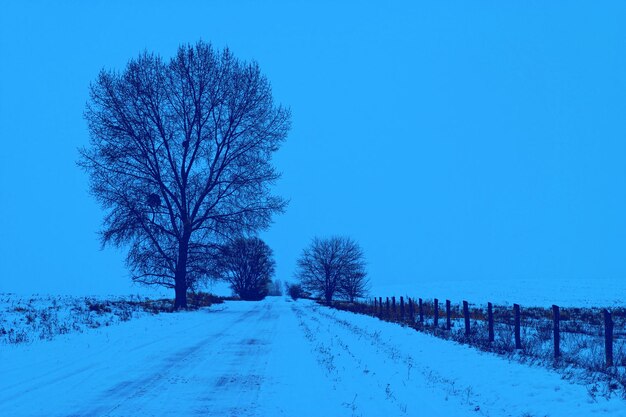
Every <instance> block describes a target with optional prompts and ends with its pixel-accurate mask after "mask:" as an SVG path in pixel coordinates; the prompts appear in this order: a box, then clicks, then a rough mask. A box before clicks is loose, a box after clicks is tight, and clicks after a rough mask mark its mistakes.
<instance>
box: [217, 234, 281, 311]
mask: <svg viewBox="0 0 626 417" xmlns="http://www.w3.org/2000/svg"><path fill="white" fill-rule="evenodd" d="M273 256H274V255H273V252H272V249H271V248H270V247H269V246H267V244H266V243H265V242H263V241H262V240H261V239H259V238H257V237H252V238H237V239H235V240H233V241H232V242H231V243H229V244H227V245H225V246H223V247H222V250H221V251H220V257H219V262H218V263H219V270H220V271H221V276H222V278H223V279H225V280H226V281H228V282H229V283H230V286H231V288H232V289H233V291H234V292H235V293H236V294H237V295H239V297H240V298H241V299H242V300H261V299H263V298H265V296H267V294H268V292H269V290H270V284H271V281H272V277H273V275H274V271H275V269H276V262H274V257H273Z"/></svg>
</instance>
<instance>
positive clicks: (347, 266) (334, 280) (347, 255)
mask: <svg viewBox="0 0 626 417" xmlns="http://www.w3.org/2000/svg"><path fill="white" fill-rule="evenodd" d="M296 276H297V278H298V279H299V280H300V283H301V284H302V287H303V288H304V289H305V290H307V291H310V292H312V293H314V294H318V295H319V296H321V297H323V298H324V299H325V300H326V302H331V301H332V299H333V297H334V296H335V294H339V293H342V292H344V291H346V288H348V287H350V285H348V284H346V283H347V282H354V281H360V282H362V283H363V282H365V281H364V280H365V276H366V272H365V258H364V255H363V251H362V250H361V248H360V247H359V245H358V244H357V243H356V242H355V241H353V240H352V239H350V238H348V237H343V236H338V237H331V238H328V239H319V238H314V239H313V241H312V242H311V244H310V246H309V247H308V248H306V249H304V250H303V251H302V255H301V256H300V258H299V259H298V269H297V272H296ZM357 287H359V286H358V285H357ZM364 289H365V288H364V287H363V288H362V290H364ZM350 293H351V294H352V297H353V298H354V297H357V296H359V295H358V291H354V290H350ZM344 294H347V293H345V292H344Z"/></svg>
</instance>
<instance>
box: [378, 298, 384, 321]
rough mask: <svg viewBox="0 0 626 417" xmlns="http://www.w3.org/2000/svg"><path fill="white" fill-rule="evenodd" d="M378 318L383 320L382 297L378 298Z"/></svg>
mask: <svg viewBox="0 0 626 417" xmlns="http://www.w3.org/2000/svg"><path fill="white" fill-rule="evenodd" d="M378 316H379V317H380V318H383V297H378Z"/></svg>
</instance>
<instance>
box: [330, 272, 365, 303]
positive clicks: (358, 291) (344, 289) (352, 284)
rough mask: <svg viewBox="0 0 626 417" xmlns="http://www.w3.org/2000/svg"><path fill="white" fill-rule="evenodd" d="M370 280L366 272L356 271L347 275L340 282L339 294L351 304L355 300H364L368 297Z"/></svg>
mask: <svg viewBox="0 0 626 417" xmlns="http://www.w3.org/2000/svg"><path fill="white" fill-rule="evenodd" d="M368 289H369V280H368V279H367V275H366V274H365V271H364V270H358V269H357V270H354V271H353V272H352V273H348V274H346V275H345V276H344V277H343V278H342V279H341V280H340V282H339V288H338V290H337V292H338V293H339V294H340V295H341V296H343V297H345V298H346V299H347V300H348V301H350V302H351V303H353V302H354V299H355V298H362V297H365V296H366V295H367V292H368Z"/></svg>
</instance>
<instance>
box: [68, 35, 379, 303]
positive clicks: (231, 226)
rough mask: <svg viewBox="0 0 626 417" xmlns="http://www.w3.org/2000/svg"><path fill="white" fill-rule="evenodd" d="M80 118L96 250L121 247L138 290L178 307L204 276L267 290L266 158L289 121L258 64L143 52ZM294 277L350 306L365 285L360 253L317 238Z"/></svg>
mask: <svg viewBox="0 0 626 417" xmlns="http://www.w3.org/2000/svg"><path fill="white" fill-rule="evenodd" d="M84 117H85V119H86V121H87V126H88V130H89V134H90V141H89V145H88V146H87V147H84V148H82V149H80V150H79V152H80V159H79V161H78V165H79V166H80V167H82V168H83V169H84V170H85V172H86V173H87V174H88V176H89V180H90V191H91V193H92V194H93V196H94V197H95V198H96V200H97V201H98V202H99V203H100V205H101V207H102V209H103V210H104V212H105V215H104V220H103V223H102V229H101V231H100V237H101V242H102V245H103V246H106V245H113V246H116V247H125V248H128V252H127V256H126V264H127V266H128V268H129V271H130V273H131V277H132V279H133V280H134V281H135V282H138V283H141V284H145V285H156V286H162V287H166V288H170V289H172V290H173V291H174V295H175V298H174V300H175V301H174V306H175V308H177V309H178V308H186V307H187V293H188V291H190V290H192V291H193V290H196V289H198V288H199V287H201V286H203V285H204V284H206V282H207V280H209V279H224V280H227V281H228V282H229V283H230V284H231V287H232V288H233V290H234V291H235V292H236V293H237V294H239V296H240V297H241V298H243V299H251V300H252V299H260V298H263V297H264V296H265V295H267V293H268V292H270V291H271V280H272V278H273V275H274V273H275V261H274V259H273V253H272V250H271V248H269V246H267V244H265V242H263V241H262V240H261V239H259V238H258V237H257V236H258V233H259V232H260V231H263V230H265V229H267V228H268V227H269V225H270V224H271V222H272V218H273V216H274V215H275V214H278V213H281V212H283V211H284V209H285V207H286V201H285V200H284V199H283V198H281V197H280V196H276V195H274V194H273V193H272V191H271V187H272V185H273V184H274V183H275V182H276V180H277V179H278V178H279V177H280V175H279V174H278V173H277V171H276V169H275V167H274V166H273V165H272V161H271V158H272V155H273V154H274V153H275V152H276V151H278V149H279V148H280V145H281V144H282V142H283V141H284V140H285V139H286V137H287V134H288V132H289V130H290V125H291V114H290V111H289V109H288V108H285V107H283V106H282V105H280V104H276V103H274V100H273V96H272V91H271V86H270V83H269V81H268V80H267V78H266V77H265V76H264V75H263V74H262V73H261V71H260V68H259V65H258V64H257V63H256V62H254V61H252V62H246V61H243V60H240V59H238V58H236V57H235V56H234V55H233V54H232V53H231V52H230V51H229V50H228V49H227V48H226V49H223V50H216V49H215V48H213V46H212V45H211V44H209V43H205V42H203V41H199V42H197V43H196V44H194V45H191V44H189V45H183V46H180V47H179V48H178V51H177V53H176V54H175V56H174V57H172V58H170V59H164V58H162V57H161V56H159V55H157V54H151V53H148V52H145V53H143V54H141V55H139V57H137V58H135V59H131V60H130V61H129V62H128V64H127V65H126V67H125V68H124V70H123V71H115V70H104V69H103V70H102V71H101V72H100V73H99V75H98V77H97V78H96V80H95V81H94V82H92V83H91V85H90V87H89V99H88V102H87V105H86V108H85V113H84ZM296 276H297V278H298V279H299V281H300V284H301V287H302V289H303V291H308V292H311V293H314V294H317V295H318V296H320V297H322V298H324V299H325V300H326V301H331V300H332V299H333V297H335V296H338V295H340V296H342V297H345V298H347V299H349V300H354V298H356V297H360V296H362V295H363V294H364V291H365V288H366V283H367V281H366V273H365V262H364V257H363V252H362V250H361V249H360V247H359V246H358V245H357V244H356V243H355V242H354V241H352V240H351V239H349V238H345V237H332V238H328V239H317V238H316V239H314V240H313V241H312V243H311V245H310V246H309V247H308V248H306V249H305V250H304V251H303V253H302V256H301V258H300V259H299V261H298V270H297V273H296ZM274 292H275V290H274Z"/></svg>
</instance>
